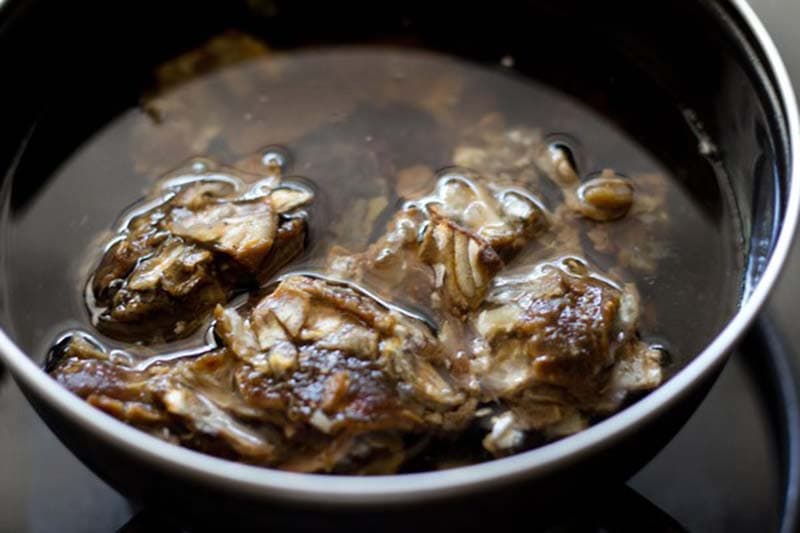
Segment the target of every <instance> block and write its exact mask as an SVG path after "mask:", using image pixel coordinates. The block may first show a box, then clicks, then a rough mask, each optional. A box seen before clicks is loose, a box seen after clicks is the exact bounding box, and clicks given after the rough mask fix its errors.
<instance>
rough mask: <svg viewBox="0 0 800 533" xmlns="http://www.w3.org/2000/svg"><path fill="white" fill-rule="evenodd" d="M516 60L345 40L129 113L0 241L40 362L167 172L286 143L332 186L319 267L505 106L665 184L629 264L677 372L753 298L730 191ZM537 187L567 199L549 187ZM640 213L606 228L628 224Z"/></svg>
mask: <svg viewBox="0 0 800 533" xmlns="http://www.w3.org/2000/svg"><path fill="white" fill-rule="evenodd" d="M502 63H503V64H502V65H497V66H496V67H495V68H486V67H480V66H477V65H473V64H470V63H466V62H462V61H459V60H456V59H452V58H449V57H446V56H441V55H435V54H431V53H427V52H422V51H411V50H403V49H393V48H377V47H371V48H357V47H351V48H332V49H321V50H316V51H300V52H291V53H281V54H277V55H270V56H262V57H257V58H254V59H251V60H249V61H245V62H241V63H238V64H235V65H232V66H228V67H226V68H224V69H221V70H217V71H213V72H211V73H208V74H206V75H204V76H201V77H198V78H196V79H192V80H189V81H185V82H182V83H179V84H174V85H173V86H172V87H171V88H169V89H167V90H166V91H165V92H163V93H162V94H160V95H159V96H158V97H157V98H155V99H154V100H152V105H150V104H149V105H148V106H147V112H143V111H142V110H140V109H131V110H130V111H128V112H126V113H125V114H123V115H121V116H119V117H117V118H116V119H115V120H114V121H112V122H111V123H109V124H108V125H107V126H106V127H105V128H104V129H102V130H101V131H99V132H98V133H97V134H96V135H95V136H94V137H92V138H91V139H89V140H88V141H87V142H86V143H85V144H84V145H83V146H82V147H81V148H80V149H79V150H78V151H77V152H76V153H75V154H74V155H73V156H72V157H71V158H69V159H68V160H67V161H66V162H65V163H64V164H63V165H62V166H61V167H60V168H59V169H58V171H57V172H56V174H55V175H54V177H53V178H52V179H51V180H50V181H49V183H48V184H47V186H46V187H44V188H42V189H41V190H40V191H39V193H38V195H37V196H36V197H35V198H34V199H33V200H32V201H30V202H29V204H28V205H27V206H26V208H25V209H24V210H23V211H20V212H17V213H16V214H15V216H14V218H13V220H12V226H11V234H10V236H9V237H10V239H9V242H8V245H7V249H6V250H3V251H2V253H3V254H4V255H6V257H7V258H8V268H9V271H8V279H7V280H6V281H7V290H8V296H9V302H10V305H9V307H10V308H11V309H13V310H14V314H13V316H12V317H10V318H9V320H10V322H11V326H12V330H13V334H14V336H15V339H16V340H17V342H19V343H20V345H21V346H22V347H23V348H24V349H26V350H29V351H32V352H34V353H40V354H42V357H43V356H44V354H45V353H46V351H47V349H48V348H49V346H50V345H51V343H52V341H53V339H54V338H56V337H57V336H58V335H59V334H61V333H63V332H65V331H68V330H72V329H75V328H79V329H83V330H86V331H92V328H91V325H90V322H89V316H88V314H87V312H86V309H85V306H84V300H83V291H82V287H83V284H84V282H85V279H86V278H87V276H88V274H89V272H90V270H91V267H92V266H93V262H94V261H95V260H96V259H97V257H98V255H99V253H100V250H101V249H102V245H103V242H104V240H107V238H108V235H109V234H108V230H109V229H110V228H112V227H114V225H115V222H114V221H115V220H116V219H117V217H118V214H119V213H120V212H122V211H123V210H124V209H125V207H126V206H127V205H129V204H131V203H132V202H133V201H134V200H136V199H137V198H139V197H141V196H142V195H143V193H144V192H145V191H146V190H147V189H148V188H149V187H151V185H152V184H153V182H154V180H155V179H156V178H157V177H159V176H160V175H162V174H163V173H164V172H166V171H168V170H171V169H173V168H175V167H176V166H178V165H179V164H181V163H182V162H184V161H186V160H187V159H189V158H191V157H194V156H198V155H203V156H208V157H211V158H214V159H216V160H218V161H220V162H223V163H226V164H232V163H234V162H236V161H237V160H240V159H242V158H243V157H246V156H248V155H250V154H252V153H255V152H257V151H258V150H259V149H260V148H261V147H264V146H266V145H281V146H283V147H285V148H286V151H287V153H288V156H287V158H286V159H287V161H285V162H284V163H285V164H286V165H287V167H288V175H290V176H292V175H299V176H301V177H303V178H304V179H307V180H310V181H311V182H313V183H314V184H315V186H316V188H317V190H318V191H319V193H318V198H317V204H316V206H315V208H314V211H313V213H312V218H311V232H310V234H311V241H310V242H311V246H310V248H309V249H308V250H307V251H306V253H305V254H304V255H303V256H302V257H301V258H299V259H298V260H297V261H295V262H294V263H293V264H291V265H290V266H289V267H288V269H290V270H297V269H309V268H315V267H317V266H319V264H320V262H321V259H322V258H323V257H324V256H325V254H326V253H327V251H328V249H329V248H330V246H331V245H333V244H338V245H341V246H345V247H346V248H348V249H350V250H352V251H360V250H362V249H363V248H364V247H365V246H366V245H367V244H368V243H369V242H370V241H372V240H374V239H375V238H376V237H377V236H378V235H380V234H381V233H382V232H383V231H384V229H385V223H386V221H387V220H388V218H389V217H390V216H391V215H392V213H394V212H395V211H396V210H397V209H398V207H399V205H401V203H402V201H403V198H402V196H401V194H400V192H402V191H400V190H399V188H398V181H397V176H398V175H399V174H400V173H401V172H403V171H404V170H407V169H409V168H412V167H418V166H425V167H428V168H430V169H432V170H434V171H435V170H437V169H441V168H443V167H447V166H449V165H451V164H453V152H454V149H455V148H456V147H457V146H459V143H460V142H461V140H462V138H463V133H464V131H465V130H466V129H468V128H474V127H475V125H476V124H478V123H479V122H480V121H481V119H482V118H484V117H486V116H487V115H488V114H498V115H499V116H501V117H502V118H503V120H504V121H505V125H506V127H507V128H509V129H514V128H534V129H537V130H538V131H540V132H541V135H542V137H543V138H545V139H547V138H549V139H551V141H552V142H555V143H566V144H568V145H570V148H571V149H572V151H573V155H574V159H575V162H576V165H577V167H578V171H579V173H580V174H581V176H583V177H585V176H590V175H592V174H593V173H595V172H598V171H600V170H602V169H603V168H613V169H615V170H616V171H617V172H620V173H622V174H625V175H628V176H638V175H643V174H659V175H662V176H665V177H666V178H667V179H666V180H665V181H666V184H667V196H666V198H667V201H666V204H665V206H666V210H667V213H668V219H669V221H668V223H666V224H664V225H663V227H662V226H659V228H660V229H658V230H657V232H656V233H654V234H639V235H637V236H636V237H635V238H634V237H631V242H630V243H629V244H630V246H631V247H633V248H632V249H633V255H634V256H648V257H649V256H653V257H654V258H656V259H657V264H656V268H655V269H654V270H652V271H645V270H642V269H637V268H629V267H625V268H622V269H618V272H619V274H620V275H621V276H622V277H624V278H625V279H626V280H629V281H633V282H635V283H636V285H637V287H638V288H639V291H640V292H641V294H642V303H643V306H642V309H643V313H642V327H641V332H642V335H643V337H644V338H645V339H646V340H648V341H651V342H655V343H661V344H664V345H666V346H667V347H668V349H669V351H670V352H671V354H672V355H673V357H674V359H675V361H676V362H677V363H678V364H677V365H676V366H675V367H676V368H677V367H678V366H680V364H681V363H683V362H685V361H687V360H688V359H690V358H691V357H692V356H694V355H695V354H696V353H698V352H699V351H700V350H701V349H702V348H703V347H704V346H705V345H706V344H707V342H708V341H709V340H710V339H711V338H712V337H713V336H714V335H715V334H716V332H717V331H718V330H719V329H720V328H721V327H722V325H723V324H724V323H725V321H726V320H727V319H728V318H729V317H730V316H731V314H732V313H733V311H734V309H735V307H736V305H737V303H738V301H739V297H740V291H741V279H742V267H741V261H742V252H741V246H740V241H741V236H740V233H739V231H738V224H737V220H738V219H737V216H736V213H735V211H734V208H733V205H732V203H731V202H730V201H729V194H728V192H727V189H726V185H725V183H724V182H723V181H722V180H719V179H718V178H717V177H716V176H714V175H713V173H712V172H711V170H710V167H709V170H708V173H705V174H703V175H697V176H691V179H690V180H688V181H687V180H682V181H678V180H675V179H672V178H671V177H670V176H671V169H670V168H665V167H664V165H663V164H662V163H661V162H660V161H659V160H658V158H657V157H656V156H655V155H653V154H654V153H657V150H650V149H648V148H649V147H643V146H640V145H639V144H638V143H637V142H636V139H633V138H631V137H630V136H628V135H627V134H626V133H625V132H624V131H622V130H620V129H619V128H618V127H617V126H615V125H614V124H613V123H612V122H611V121H610V120H609V119H608V118H606V117H604V116H602V115H600V114H598V113H596V112H594V111H592V110H590V109H588V108H587V107H585V106H583V105H582V104H581V103H580V102H578V101H576V100H574V99H573V98H571V97H569V96H566V95H564V94H561V93H559V92H558V91H556V90H554V89H553V88H551V87H548V86H545V85H541V84H537V83H535V82H533V81H531V80H527V79H523V78H522V77H520V76H517V75H516V74H515V73H514V71H513V69H511V68H509V66H510V65H511V63H512V62H511V61H510V60H509V59H505V60H504V61H503V62H502ZM687 127H688V126H687ZM549 135H552V137H548V136H549ZM270 153H273V152H270ZM690 157H692V158H694V157H697V155H696V154H687V158H690ZM693 183H697V184H700V183H702V184H703V185H702V186H697V187H695V186H693ZM423 185H427V187H428V188H431V187H433V185H434V181H433V179H431V181H430V182H429V183H427V184H423ZM423 188H424V187H423ZM531 192H532V193H533V194H536V195H537V196H539V197H540V198H542V199H543V201H544V202H545V203H546V204H548V203H551V204H552V203H555V201H556V199H555V196H554V192H553V191H548V190H541V191H531ZM548 207H551V208H552V207H554V206H553V205H549V206H548ZM628 223H629V222H628V221H627V220H625V219H623V220H621V221H616V222H613V223H610V224H614V225H615V227H617V228H620V231H622V230H623V229H624V227H625V225H626V224H628ZM98 236H100V237H98ZM654 248H655V249H656V251H655V252H654V251H653V249H654ZM584 252H585V254H586V255H587V258H588V259H589V260H590V261H591V262H592V263H594V264H596V265H597V266H598V267H600V268H601V269H603V270H608V269H610V268H612V267H614V266H616V265H617V262H618V258H617V257H616V256H613V257H612V256H609V255H606V254H603V253H601V252H597V251H595V250H594V249H593V248H592V246H591V245H586V246H584ZM521 257H523V258H524V257H526V255H525V254H524V253H523V254H522V255H521ZM101 340H103V342H105V343H107V344H108V345H109V346H112V347H114V346H116V347H124V346H121V345H119V344H115V343H114V342H111V341H110V340H108V339H102V337H101ZM200 342H201V340H200V339H199V338H194V339H189V340H186V341H182V342H181V343H178V344H176V345H175V346H170V347H168V349H169V350H177V349H184V348H186V347H189V346H192V345H197V344H198V343H200Z"/></svg>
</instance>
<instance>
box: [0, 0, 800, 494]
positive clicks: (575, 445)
mask: <svg viewBox="0 0 800 533" xmlns="http://www.w3.org/2000/svg"><path fill="white" fill-rule="evenodd" d="M727 3H728V4H729V5H730V6H732V7H733V9H734V10H735V11H736V12H737V13H738V15H739V16H740V17H741V20H742V21H744V24H745V25H746V27H747V29H748V30H749V31H750V32H751V33H752V43H751V44H753V45H754V46H756V47H757V48H760V50H759V51H760V52H761V53H763V55H764V59H765V64H766V66H767V67H768V69H769V71H770V72H771V74H772V75H773V76H774V82H775V86H776V88H777V92H778V100H779V101H778V105H781V106H782V107H783V111H784V113H785V117H786V127H787V132H788V135H787V137H788V143H789V146H788V155H789V162H790V165H791V168H790V179H789V180H788V183H789V187H788V189H789V190H788V194H787V202H786V208H785V211H784V215H783V224H782V227H781V229H780V234H779V236H778V239H777V241H776V243H775V247H774V249H773V252H772V255H771V256H770V258H769V260H768V262H767V266H766V268H765V269H764V271H763V274H762V276H761V279H760V280H759V282H758V283H757V284H756V286H755V288H754V289H753V291H752V292H751V293H750V296H749V298H748V300H747V301H746V302H745V303H744V305H742V306H741V307H740V309H739V310H738V312H737V313H736V314H735V315H734V317H733V318H732V319H731V320H730V321H729V322H728V324H727V325H726V326H725V327H724V328H723V330H722V331H721V332H720V333H719V334H718V335H717V336H716V338H715V339H714V340H713V341H712V342H711V343H710V344H709V345H708V346H707V347H706V348H705V349H704V350H703V351H702V352H701V353H700V354H699V355H697V357H695V358H694V359H693V360H692V361H691V362H690V363H689V364H688V365H687V366H686V367H684V368H683V369H682V370H680V371H679V372H678V373H677V374H676V375H675V376H673V377H672V378H671V379H670V380H668V381H667V382H666V383H664V384H663V385H662V386H661V387H659V388H658V389H656V390H654V391H653V392H651V393H650V394H648V395H647V396H646V397H644V398H642V399H641V400H639V401H638V402H636V403H635V404H633V405H631V406H629V407H627V408H626V409H624V410H622V411H621V412H619V413H617V414H615V415H614V416H612V417H610V418H608V419H607V420H604V421H602V422H600V423H598V424H596V425H594V426H592V427H590V428H588V429H586V430H584V431H581V432H580V433H578V434H576V435H573V436H571V437H569V438H567V439H564V440H561V441H558V442H557V443H553V444H550V445H546V446H543V447H540V448H536V449H533V450H530V451H527V452H523V453H520V454H517V455H513V456H510V457H507V458H503V459H496V460H493V461H488V462H485V463H480V464H476V465H470V466H465V467H460V468H455V469H452V470H446V471H441V472H422V473H414V474H402V475H391V476H375V477H342V476H332V475H324V474H299V473H291V472H283V471H278V470H272V469H268V468H264V467H258V466H251V465H245V464H240V463H235V462H232V461H227V460H223V459H219V458H216V457H212V456H209V455H206V454H203V453H200V452H196V451H193V450H189V449H187V448H183V447H179V446H176V445H173V444H169V443H166V442H164V441H162V440H160V439H158V438H156V437H153V436H150V435H148V434H147V433H144V432H142V431H139V430H137V429H135V428H133V427H130V426H128V425H126V424H124V423H123V422H120V421H118V420H117V419H115V418H113V417H111V416H109V415H107V414H105V413H102V412H101V411H99V410H97V409H95V408H93V407H91V406H90V405H89V404H87V403H85V402H84V401H83V400H81V399H80V398H78V397H77V396H75V395H73V394H72V393H70V392H68V391H67V390H66V389H64V388H62V387H60V386H57V385H56V384H55V382H54V381H53V380H52V378H50V376H48V375H47V374H46V373H45V372H44V371H43V370H42V369H41V368H40V367H39V366H38V365H36V364H35V363H34V362H33V361H32V360H31V359H30V358H28V356H26V355H25V353H24V352H23V351H22V350H21V349H20V348H19V347H18V346H17V345H16V344H15V343H14V342H13V341H12V340H11V339H10V338H9V336H8V335H7V334H6V332H5V331H3V330H2V329H0V358H2V360H4V361H5V363H6V364H7V365H8V366H9V369H10V370H11V373H12V374H13V376H14V377H15V379H16V380H17V381H19V382H20V383H21V384H22V385H24V387H25V388H28V389H30V390H31V391H33V392H35V394H36V395H38V396H39V397H40V398H42V399H43V400H44V401H45V402H46V403H47V404H48V405H50V406H55V408H56V409H57V411H58V412H59V414H60V415H61V416H65V417H68V418H69V419H70V420H71V421H72V422H73V423H75V424H76V425H78V426H79V427H81V429H82V430H84V431H88V432H90V433H91V434H93V435H96V436H97V437H99V438H100V439H101V440H102V441H103V442H104V443H105V444H107V445H109V446H114V447H118V448H120V449H122V450H123V451H124V452H125V453H127V454H132V455H135V456H138V457H139V458H140V459H142V460H144V461H147V462H148V463H150V464H151V465H154V466H155V467H157V468H158V469H161V470H165V471H168V472H169V473H170V474H172V475H177V476H179V477H183V478H186V479H190V480H194V481H198V482H201V483H205V484H213V485H214V486H215V487H216V488H221V489H224V490H226V491H231V492H234V493H243V494H249V495H251V496H252V495H257V496H258V497H261V498H269V499H271V500H274V501H284V502H293V503H298V504H303V503H307V504H308V503H316V504H321V503H323V504H330V505H352V506H367V505H381V504H384V505H385V504H389V503H404V502H411V501H419V500H430V499H431V498H440V497H451V496H454V495H457V494H460V493H465V492H469V491H471V490H473V489H476V488H477V487H478V486H479V485H480V487H481V489H487V488H491V487H494V486H497V485H500V484H506V483H510V482H513V481H515V480H520V479H522V478H532V477H536V476H544V475H547V474H549V473H551V472H553V471H555V470H556V469H558V468H560V467H561V466H562V465H565V464H567V463H571V462H573V461H575V460H576V459H577V458H579V457H581V456H585V455H586V454H592V453H594V452H597V451H599V450H601V449H605V448H607V447H609V446H612V445H613V444H614V443H615V442H618V441H619V440H621V439H623V438H624V437H625V436H627V435H629V434H630V433H632V432H633V431H635V429H636V428H637V427H638V426H641V425H642V424H644V423H646V422H647V421H650V420H653V419H654V418H655V417H659V416H661V415H662V414H664V413H665V412H666V411H667V410H668V409H669V408H670V407H671V406H673V405H674V404H675V403H676V402H678V401H679V400H680V399H681V398H683V397H684V396H685V395H687V394H689V392H691V391H692V390H693V389H694V388H695V386H697V385H698V384H699V383H700V382H701V381H702V380H703V379H704V378H706V377H709V376H711V375H713V373H714V372H715V371H716V369H718V368H719V367H720V366H721V365H722V364H723V363H724V362H725V361H726V359H727V355H728V353H729V351H730V349H731V347H732V346H733V345H734V343H735V342H736V341H737V340H738V339H739V337H740V336H741V335H742V334H743V333H744V332H745V331H746V329H747V328H748V326H749V325H750V324H751V322H752V321H753V320H754V318H755V317H756V315H757V314H758V312H759V311H760V309H761V308H762V306H763V305H764V303H765V301H766V299H767V297H768V295H769V293H770V291H771V290H772V288H773V286H774V285H775V283H776V281H777V279H778V277H779V275H780V272H781V269H782V268H783V265H784V264H785V262H786V258H787V256H788V253H789V250H790V246H791V244H792V240H793V236H794V232H795V229H796V226H797V220H798V211H799V210H800V165H796V164H795V162H796V161H798V160H800V158H799V156H800V151H799V150H800V148H799V146H800V118H799V117H798V108H797V101H796V99H795V96H794V90H793V88H792V84H791V82H790V79H789V75H788V73H787V71H786V68H785V66H784V64H783V61H782V60H781V58H780V55H779V54H778V51H777V49H776V47H775V45H774V43H773V41H772V39H771V37H770V36H769V34H768V33H767V31H766V29H765V28H764V26H763V25H762V23H761V22H760V20H759V19H758V17H757V16H756V14H755V13H754V11H753V10H752V8H751V7H750V5H749V4H748V3H747V1H746V0H727ZM4 4H6V1H5V0H0V9H2V8H3V6H4ZM13 170H14V166H13V165H12V167H11V169H10V170H9V174H11V173H13Z"/></svg>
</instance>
